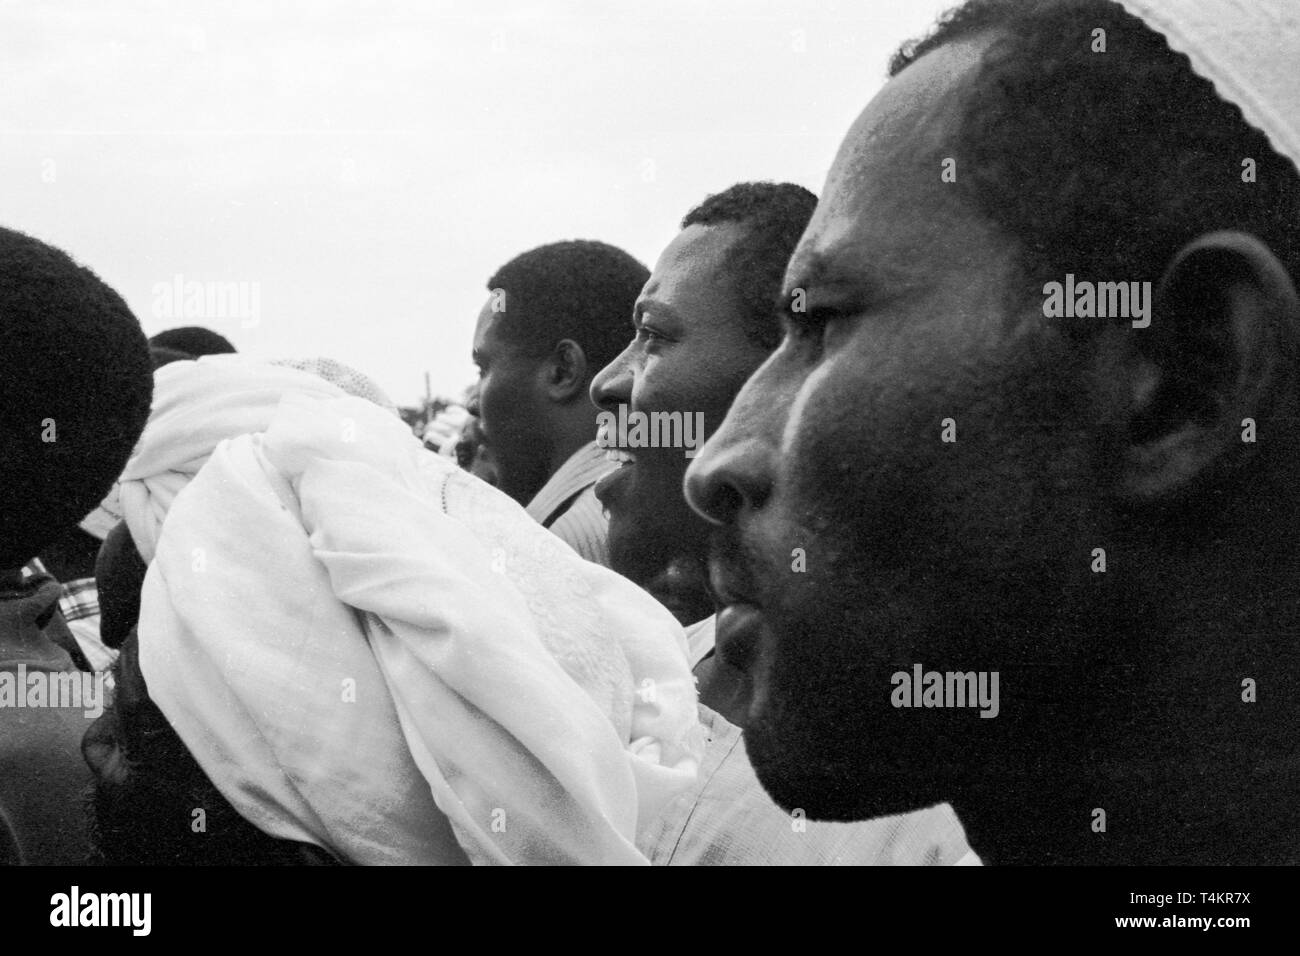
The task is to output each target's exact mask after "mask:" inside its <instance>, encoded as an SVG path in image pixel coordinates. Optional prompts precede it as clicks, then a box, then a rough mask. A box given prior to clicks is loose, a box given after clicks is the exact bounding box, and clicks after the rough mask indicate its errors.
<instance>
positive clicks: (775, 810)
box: [591, 183, 974, 866]
mask: <svg viewBox="0 0 1300 956" xmlns="http://www.w3.org/2000/svg"><path fill="white" fill-rule="evenodd" d="M816 203H817V199H816V197H815V196H814V195H813V194H812V193H810V192H809V191H808V190H806V189H804V188H803V187H801V186H796V185H793V184H791V183H737V184H736V185H734V186H731V187H730V188H728V189H725V190H723V191H722V192H720V193H717V194H715V195H713V196H710V197H708V198H707V199H705V201H704V202H702V203H700V205H698V206H696V207H695V208H694V209H692V210H691V211H690V212H689V213H687V215H686V217H685V218H684V219H683V221H682V231H681V232H680V233H678V235H677V237H676V238H675V239H674V240H673V241H672V242H671V243H669V245H668V247H667V248H666V249H665V250H664V252H663V254H662V255H661V256H660V257H659V261H658V262H657V263H656V265H655V270H654V273H653V274H652V275H651V277H650V281H649V282H648V283H646V286H645V289H644V290H643V291H642V293H641V296H640V298H639V299H638V300H637V304H636V310H635V312H634V313H633V324H634V327H635V330H636V334H635V336H634V338H633V340H632V341H631V342H630V343H628V345H627V348H625V349H624V350H623V352H622V354H620V355H619V356H618V358H616V359H615V360H614V361H613V362H611V363H610V364H609V365H608V366H606V367H605V369H604V370H603V371H601V372H600V373H599V374H598V375H597V376H596V377H595V379H594V380H593V381H592V387H591V395H592V399H593V401H595V402H596V404H597V405H599V406H600V407H601V408H602V410H604V411H606V412H609V413H611V417H614V416H613V415H612V413H614V412H615V411H617V412H618V415H617V416H616V417H617V419H618V420H619V421H626V420H632V421H637V420H640V421H643V422H644V421H650V422H654V421H656V420H664V419H665V418H671V417H672V416H675V417H676V420H689V418H690V417H692V416H699V417H700V418H701V419H702V420H703V422H704V429H703V431H704V433H705V434H708V432H709V431H710V430H711V429H715V428H717V426H718V425H719V423H720V422H721V421H722V419H723V417H724V416H725V415H726V412H727V408H728V406H729V405H730V404H731V400H732V399H733V398H734V397H735V395H736V393H737V392H738V391H739V389H740V387H741V385H742V384H743V383H744V381H745V379H746V377H748V375H749V374H750V373H751V372H753V370H754V369H755V368H757V367H758V366H759V365H760V364H761V363H762V361H763V359H764V358H766V357H767V355H768V354H769V353H770V352H771V351H772V349H773V348H774V347H775V346H776V344H777V342H778V341H779V340H780V334H779V330H780V326H779V320H778V317H777V315H776V313H775V311H774V308H773V304H774V302H775V300H776V297H777V294H778V292H779V290H780V283H781V276H782V274H783V272H784V270H785V265H786V263H787V262H788V260H789V258H790V253H791V251H793V249H794V247H795V243H796V242H798V240H799V236H800V234H801V233H802V232H803V229H804V227H805V226H806V225H807V223H808V220H809V218H810V217H811V215H812V211H813V208H814V206H815V205H816ZM632 435H635V432H633V433H632ZM621 437H622V438H623V439H625V440H626V439H627V438H628V436H626V435H624V436H621ZM658 437H662V436H658ZM668 437H670V438H671V437H672V433H671V432H669V433H668ZM701 437H703V436H701ZM618 438H620V436H619V435H608V434H607V435H605V436H603V438H602V441H610V440H613V439H618ZM695 447H696V448H698V445H697V446H695ZM693 450H694V449H692V448H690V447H683V446H682V445H680V444H679V445H676V446H674V445H672V444H671V443H669V444H668V445H666V446H665V445H664V444H663V443H658V444H652V445H649V446H647V445H638V446H637V447H635V448H634V449H632V451H631V452H630V453H626V452H620V453H615V454H613V455H612V457H614V458H615V459H623V464H622V465H621V466H620V467H619V469H618V470H617V471H616V472H614V473H612V474H611V475H609V476H607V477H605V478H602V479H601V481H600V482H599V483H598V484H597V488H596V490H597V494H598V496H599V497H600V499H601V501H602V502H603V503H604V504H605V506H606V507H607V508H608V510H609V515H610V519H609V521H610V524H609V541H610V555H611V558H612V565H611V566H612V567H613V568H614V570H616V571H618V572H620V573H622V574H624V575H626V576H628V577H630V578H632V580H634V581H635V582H636V583H638V584H640V585H641V586H642V587H643V588H645V589H647V590H648V591H650V593H651V594H653V595H655V596H656V597H657V598H658V599H659V600H660V602H661V603H663V604H665V605H666V606H667V607H669V609H670V610H672V611H673V613H674V614H675V615H676V616H677V619H678V620H679V621H681V622H682V623H683V624H687V625H693V626H690V627H688V628H687V634H688V637H689V641H690V647H691V664H692V666H693V668H694V672H695V675H696V677H697V678H698V680H699V692H700V702H701V707H700V720H701V722H702V723H703V725H704V727H705V729H706V731H707V740H708V746H707V749H706V751H705V755H704V760H703V762H702V764H701V767H700V773H699V777H698V782H697V784H696V786H695V787H694V788H692V789H691V790H689V791H688V792H686V793H683V794H682V795H681V796H680V797H678V798H677V799H676V800H675V801H674V802H673V804H672V805H671V806H670V807H669V808H668V809H667V811H666V812H664V813H663V814H661V815H659V816H658V817H656V818H655V819H653V820H652V821H650V823H649V824H648V825H647V826H646V827H645V828H643V830H642V833H641V834H640V837H639V840H638V846H639V847H640V848H641V849H642V851H643V852H644V853H645V854H646V856H647V857H649V858H650V860H651V862H653V863H656V864H666V865H672V866H682V865H697V864H710V865H758V864H805V865H808V864H823V863H853V864H872V865H879V864H886V863H898V864H912V863H930V864H950V863H954V862H956V861H958V860H962V859H966V860H967V861H968V862H969V861H971V860H973V859H974V857H973V856H972V855H970V854H969V853H968V849H969V848H968V847H967V845H966V841H965V838H964V836H963V834H962V831H961V825H960V824H959V823H958V822H957V819H956V817H955V816H954V815H953V813H952V808H951V807H947V806H943V807H935V808H933V809H930V810H926V811H923V812H920V813H911V814H905V815H900V816H895V817H889V818H884V819H878V820H871V821H867V822H864V823H860V824H858V825H856V826H847V827H845V826H840V827H837V826H831V825H826V824H811V825H810V824H809V823H808V822H807V821H806V820H805V819H804V818H803V813H802V811H797V812H791V813H786V812H783V811H782V810H781V808H780V807H778V806H776V804H774V803H773V802H772V800H771V798H770V797H768V796H767V794H766V793H764V792H763V789H762V787H761V786H760V785H759V783H758V780H757V779H756V777H755V776H754V770H753V767H752V766H751V765H750V762H749V758H748V756H747V754H746V751H745V743H744V739H743V734H742V732H741V728H740V727H739V726H737V725H736V723H735V722H733V719H743V714H744V712H745V710H746V709H747V701H748V687H747V685H746V682H745V680H744V679H743V675H739V674H738V673H737V672H736V671H734V670H733V669H731V668H728V667H726V666H725V665H724V664H722V662H721V661H720V660H719V659H718V656H717V655H715V654H712V653H711V652H712V650H713V644H712V635H713V627H712V625H713V616H712V615H713V610H714V603H713V597H712V593H711V591H710V588H709V585H708V580H707V576H706V560H707V554H708V530H709V526H708V523H707V522H705V521H704V520H703V519H701V518H700V517H699V516H698V515H696V514H694V513H693V512H692V511H691V510H690V509H689V508H688V507H687V505H686V497H685V494H684V493H683V490H682V480H683V477H684V475H685V473H686V465H687V464H688V462H689V460H690V459H689V458H688V457H687V453H688V452H691V451H693Z"/></svg>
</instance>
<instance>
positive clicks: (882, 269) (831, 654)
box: [687, 41, 1107, 819]
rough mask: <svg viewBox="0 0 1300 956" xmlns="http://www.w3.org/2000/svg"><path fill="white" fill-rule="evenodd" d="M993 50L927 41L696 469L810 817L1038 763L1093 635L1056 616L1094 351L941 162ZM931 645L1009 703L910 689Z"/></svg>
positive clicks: (932, 662)
mask: <svg viewBox="0 0 1300 956" xmlns="http://www.w3.org/2000/svg"><path fill="white" fill-rule="evenodd" d="M982 48H983V42H982V41H978V42H974V43H967V44H958V45H953V46H945V47H942V48H940V49H938V50H936V51H934V52H932V53H930V54H928V55H926V56H924V57H923V58H921V59H920V60H918V61H917V62H916V63H915V64H913V65H912V66H910V67H908V68H907V69H906V70H904V71H903V72H902V73H901V74H900V75H899V76H898V77H896V78H895V79H893V80H892V81H891V82H890V83H889V84H888V85H887V86H886V88H885V89H884V90H883V91H882V92H881V93H880V94H879V95H878V96H877V97H876V98H875V99H874V100H873V101H872V102H871V103H870V104H869V105H868V106H867V108H866V110H865V111H864V112H863V114H862V115H861V116H860V117H859V118H858V120H857V121H856V123H855V124H854V126H853V128H852V129H851V130H850V132H849V134H848V137H847V139H846V140H845V142H844V144H843V145H842V146H841V149H840V152H839V155H838V156H837V158H836V161H835V164H834V166H833V168H832V170H831V173H830V175H829V178H828V180H827V184H826V189H825V192H824V193H823V198H822V201H821V202H820V203H819V204H818V206H817V210H816V213H815V215H814V217H813V220H812V222H811V223H810V224H809V227H808V229H807V231H806V232H805V234H804V236H803V238H802V240H801V241H800V244H799V246H798V248H797V249H796V251H795V253H794V256H793V257H792V259H791V262H790V266H789V270H788V272H787V277H786V289H785V294H786V295H787V297H788V298H787V301H797V300H798V298H799V294H798V293H797V292H796V290H802V292H803V295H805V296H806V302H805V304H806V310H805V311H803V312H798V311H794V310H792V313H791V316H790V324H789V326H788V328H787V334H786V337H785V339H784V341H783V342H782V344H781V346H780V348H779V349H778V350H777V351H776V352H775V353H773V355H772V356H771V357H770V358H769V359H768V360H767V361H766V362H765V363H764V364H763V365H762V366H761V367H760V368H759V369H758V371H757V372H756V373H755V374H754V376H753V377H752V378H751V379H750V380H749V381H748V383H746V385H745V386H744V388H743V389H742V391H741V393H740V395H738V396H737V398H736V402H735V404H734V406H733V407H732V409H731V412H730V415H729V416H728V418H727V420H726V422H725V423H724V425H723V426H722V428H721V429H720V430H719V431H718V433H717V434H716V435H714V437H713V438H712V440H711V441H710V442H709V444H708V445H707V446H706V448H705V449H704V451H703V452H701V454H700V456H699V457H698V458H697V459H696V460H695V462H694V463H693V464H692V466H691V469H690V474H689V475H688V477H687V491H688V494H689V495H690V499H691V502H692V504H693V505H695V506H696V507H697V508H699V509H700V510H701V511H703V512H705V513H707V514H709V515H710V516H711V517H712V518H713V519H714V520H717V521H719V522H721V523H722V527H721V528H720V529H718V532H717V534H718V544H719V545H720V547H719V548H718V549H717V550H715V558H714V562H713V569H712V570H713V573H714V582H713V583H714V586H715V588H716V590H717V591H718V596H719V598H720V599H721V600H722V601H724V602H725V603H726V604H728V607H726V608H725V609H724V610H723V611H722V612H721V614H720V616H719V621H718V653H719V655H720V656H721V657H722V658H723V659H724V660H725V661H727V662H728V663H730V664H732V665H734V666H738V667H741V668H742V669H744V670H746V671H747V672H748V674H749V677H750V679H751V680H752V682H753V696H752V699H751V700H752V702H751V709H750V713H749V721H748V724H747V727H746V732H745V738H746V742H747V745H748V749H749V754H750V757H751V759H752V761H753V763H754V767H755V769H756V771H757V773H758V776H759V778H760V780H761V781H762V782H763V784H764V786H765V787H766V788H767V790H768V791H769V792H770V793H771V794H772V796H773V797H774V798H775V799H776V800H777V802H779V803H781V804H782V805H783V806H786V807H787V808H794V807H799V808H802V809H804V810H805V811H806V812H807V813H808V815H809V816H810V817H814V818H819V817H820V818H827V817H829V818H838V819H855V818H863V817H867V816H875V815H879V814H884V813H895V812H903V811H907V810H913V809H916V808H918V807H922V806H926V805H930V804H933V803H936V802H939V801H942V800H951V799H954V798H956V797H958V796H960V794H961V793H962V792H964V791H965V790H966V789H967V787H968V786H969V785H970V784H971V783H972V782H974V781H976V780H977V778H978V779H983V778H991V779H994V780H996V779H997V778H998V775H999V774H1021V773H1027V772H1029V771H1030V768H1029V765H1030V764H1032V763H1033V762H1034V761H1035V760H1037V759H1038V758H1039V757H1040V756H1041V751H1035V750H1034V748H1035V747H1039V748H1045V747H1048V746H1050V742H1049V741H1047V740H1046V739H1025V737H1024V736H1023V732H1024V730H1025V728H1026V726H1027V725H1026V723H1025V722H1026V720H1028V719H1029V717H1028V716H1027V715H1029V714H1031V713H1033V714H1041V713H1042V710H1041V708H1039V707H1035V706H1031V704H1041V703H1042V702H1043V701H1042V697H1040V695H1042V696H1045V697H1047V698H1048V699H1051V700H1053V701H1055V700H1057V699H1058V698H1056V697H1055V696H1054V695H1057V694H1068V693H1069V684H1068V680H1067V679H1066V678H1065V677H1063V676H1060V675H1068V674H1071V673H1074V669H1073V668H1074V665H1076V664H1077V662H1078V661H1079V660H1080V658H1081V657H1083V656H1084V655H1086V654H1088V653H1089V652H1096V651H1097V648H1095V647H1094V648H1082V647H1079V646H1078V645H1077V643H1076V642H1073V641H1072V640H1071V637H1072V634H1071V632H1070V629H1069V625H1067V624H1065V623H1063V622H1066V621H1072V620H1075V618H1074V617H1073V616H1072V615H1075V614H1076V613H1078V614H1082V613H1083V612H1080V611H1079V608H1080V607H1082V606H1083V605H1084V604H1085V603H1086V602H1085V601H1084V597H1085V596H1086V593H1088V586H1089V585H1095V583H1096V580H1097V578H1099V577H1102V578H1104V575H1103V576H1093V577H1092V579H1091V580H1089V576H1090V570H1089V561H1090V554H1091V549H1092V548H1093V547H1096V546H1105V543H1106V541H1105V539H1106V537H1107V534H1106V532H1107V528H1106V527H1105V526H1104V525H1102V524H1099V523H1097V520H1096V516H1095V515H1094V514H1093V513H1092V501H1093V497H1094V494H1095V493H1094V490H1093V487H1092V484H1091V476H1090V474H1089V469H1090V468H1091V458H1090V449H1091V445H1090V439H1089V437H1088V434H1089V432H1088V429H1087V415H1088V413H1087V411H1086V408H1085V406H1086V405H1087V404H1088V403H1087V401H1086V397H1085V396H1083V395H1080V394H1079V390H1078V389H1076V388H1075V387H1074V386H1075V385H1076V384H1077V383H1078V382H1081V381H1083V379H1084V376H1083V373H1082V368H1083V365H1084V364H1086V363H1085V362H1084V361H1083V360H1082V359H1080V358H1079V357H1077V356H1076V355H1075V353H1074V352H1072V351H1071V350H1070V349H1069V348H1068V347H1067V345H1066V344H1065V341H1064V339H1063V337H1062V336H1061V334H1060V333H1059V332H1058V331H1056V330H1053V329H1051V328H1049V327H1048V324H1047V322H1046V320H1044V318H1043V316H1042V311H1041V301H1033V300H1032V297H1031V296H1029V295H1019V294H1014V292H1015V289H1016V288H1019V286H1014V287H1013V282H1015V281H1016V279H1017V272H1016V268H1015V264H1014V263H1015V260H1014V256H1013V252H1014V247H1013V245H1012V243H1011V242H1010V241H1009V239H1008V238H1007V237H1006V236H1005V235H1002V234H999V233H998V232H997V231H996V230H995V229H994V227H993V226H992V225H990V224H988V223H986V221H985V220H984V219H983V218H981V217H980V216H979V215H978V214H977V213H975V212H974V211H973V210H972V209H970V208H967V207H965V206H964V205H963V204H962V202H961V201H960V199H959V198H958V196H959V194H958V193H957V191H956V190H957V187H956V186H955V185H953V184H949V183H944V182H943V181H942V179H941V172H942V169H943V159H944V158H945V157H948V156H952V155H954V149H955V147H953V146H951V145H950V144H951V143H953V142H954V136H953V134H954V132H955V130H956V128H957V127H956V123H957V120H958V115H957V113H956V110H958V109H960V106H959V105H958V104H959V102H960V96H959V93H960V90H961V89H962V87H963V83H964V82H968V81H969V75H970V72H971V70H972V69H973V67H974V66H975V65H976V63H977V56H978V53H979V51H980V50H981V49H982ZM957 166H958V168H957V175H958V176H959V177H960V176H961V175H962V173H963V167H962V161H961V159H960V157H959V158H958V164H957ZM948 419H951V420H952V421H951V424H952V426H953V427H952V429H948V432H949V436H950V437H955V439H956V440H955V441H951V442H945V441H943V440H942V439H943V436H944V432H945V424H946V422H945V420H948ZM953 429H955V431H954V430H953ZM1091 591H1092V593H1096V592H1097V591H1098V588H1096V587H1093V588H1092V589H1091ZM1103 597H1104V596H1103ZM915 664H920V665H922V666H923V668H924V670H925V671H930V670H936V671H940V672H947V671H962V672H966V671H984V672H993V671H998V672H1000V684H999V694H1000V712H999V714H998V716H996V717H993V718H981V717H980V716H979V708H966V709H960V708H934V709H929V708H902V707H897V706H895V704H894V700H893V694H894V691H895V690H896V688H897V686H898V685H897V684H895V682H894V681H893V675H894V674H895V673H897V672H900V671H902V672H907V673H908V674H909V676H910V674H911V672H912V669H913V665H915ZM1053 706H1055V702H1054V703H1053ZM1060 706H1062V707H1064V706H1067V705H1066V704H1065V703H1064V702H1062V703H1061V705H1060ZM958 811H959V812H960V805H959V806H958Z"/></svg>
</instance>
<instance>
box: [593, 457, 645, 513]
mask: <svg viewBox="0 0 1300 956" xmlns="http://www.w3.org/2000/svg"><path fill="white" fill-rule="evenodd" d="M611 461H612V459H611ZM634 467H636V462H635V460H634V459H633V458H632V457H631V456H630V455H628V456H627V460H626V461H622V462H620V463H619V464H612V465H611V467H610V470H609V471H607V472H605V474H603V475H601V476H600V478H599V479H597V481H596V484H595V487H594V488H593V489H592V490H593V491H594V492H595V494H596V499H597V500H598V501H599V502H600V503H601V504H602V505H605V506H606V507H608V506H609V500H608V499H609V495H610V492H611V490H612V489H613V488H614V487H615V485H616V484H617V483H618V482H619V481H626V480H627V478H628V477H629V476H630V474H631V470H632V468H634Z"/></svg>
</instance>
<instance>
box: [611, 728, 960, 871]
mask: <svg viewBox="0 0 1300 956" xmlns="http://www.w3.org/2000/svg"><path fill="white" fill-rule="evenodd" d="M699 712H700V722H701V724H703V725H704V727H705V729H706V730H707V738H706V740H707V743H706V745H705V751H704V759H703V761H702V762H701V764H700V772H699V777H698V778H697V779H696V782H695V785H694V786H692V787H691V788H690V789H688V790H686V791H684V792H683V793H681V794H680V795H679V796H678V797H677V798H676V799H675V800H674V801H673V802H672V803H671V804H670V805H669V806H668V808H667V809H666V810H665V811H664V812H663V813H662V814H660V815H659V817H657V818H656V819H655V820H653V821H652V822H651V823H650V824H649V825H648V826H646V827H644V828H642V830H641V833H640V835H639V837H638V838H637V848H638V849H639V850H640V851H641V852H642V853H644V854H645V855H646V856H647V857H648V858H649V860H650V862H651V864H653V865H655V866H822V865H838V866H918V865H925V866H979V865H980V859H979V857H978V856H977V855H976V854H975V852H974V851H973V850H971V848H970V845H969V844H968V843H967V842H966V832H965V830H963V829H962V825H961V823H960V822H959V821H958V820H957V815H956V814H955V813H954V812H953V809H952V807H951V806H949V805H948V804H946V803H941V804H939V805H938V806H934V807H930V808H928V809H925V810H915V811H913V812H911V813H902V814H898V815H896V816H890V817H877V818H875V819H872V820H860V821H857V822H855V823H827V822H816V821H810V820H805V819H803V818H802V817H797V816H795V815H793V814H790V813H786V812H785V811H784V810H782V809H781V808H780V807H779V806H777V805H776V803H775V802H774V801H773V800H772V798H771V797H769V796H768V795H767V792H766V791H765V790H764V789H763V785H762V784H761V783H759V780H758V777H757V775H756V774H755V773H754V768H753V766H752V765H751V764H750V762H749V754H748V753H747V752H746V750H745V740H744V735H743V733H742V732H741V729H740V728H739V727H737V726H736V725H735V724H732V723H731V722H729V721H728V720H727V719H726V718H724V717H722V716H721V715H720V714H717V713H715V712H714V711H712V710H710V709H709V708H708V707H705V706H704V705H703V704H701V705H700V708H699Z"/></svg>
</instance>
